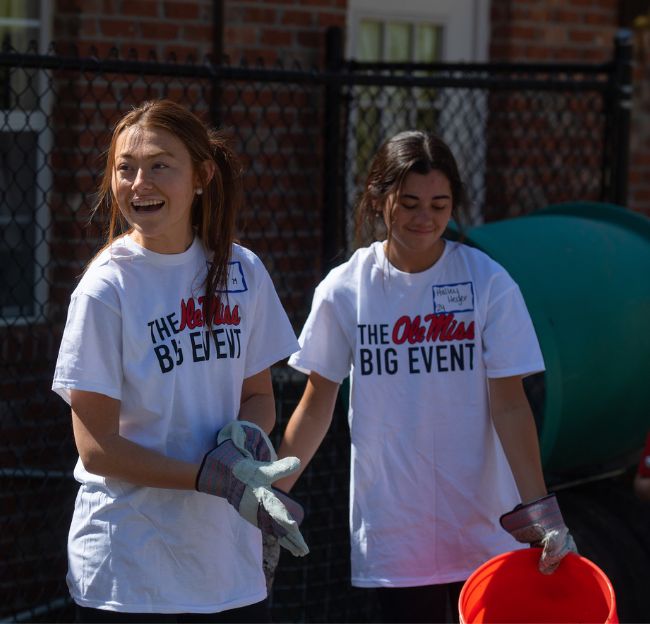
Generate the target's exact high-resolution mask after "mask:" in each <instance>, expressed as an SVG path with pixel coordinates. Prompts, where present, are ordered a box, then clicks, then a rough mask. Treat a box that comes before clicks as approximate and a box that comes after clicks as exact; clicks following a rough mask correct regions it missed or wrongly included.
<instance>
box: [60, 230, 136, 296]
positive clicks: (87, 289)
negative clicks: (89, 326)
mask: <svg viewBox="0 0 650 624" xmlns="http://www.w3.org/2000/svg"><path fill="white" fill-rule="evenodd" d="M136 259H137V254H135V253H134V251H133V250H132V249H131V248H130V247H129V246H128V245H126V244H125V240H124V238H123V237H122V238H118V239H116V240H115V241H113V243H112V244H111V245H110V246H109V247H106V248H105V249H104V250H102V251H101V252H100V253H99V254H98V255H97V256H96V257H95V258H93V259H92V260H91V262H90V264H89V265H88V266H87V268H86V270H85V271H84V273H83V275H82V277H81V279H80V280H79V283H78V284H77V287H76V288H75V290H74V292H73V294H72V296H73V297H76V296H79V295H87V296H90V297H93V298H95V299H100V300H102V301H106V302H107V303H114V302H116V301H117V299H118V296H117V292H118V291H119V290H120V289H121V285H122V282H123V272H124V271H125V270H126V269H127V267H128V268H130V267H133V266H134V265H135V264H136V262H135V261H136Z"/></svg>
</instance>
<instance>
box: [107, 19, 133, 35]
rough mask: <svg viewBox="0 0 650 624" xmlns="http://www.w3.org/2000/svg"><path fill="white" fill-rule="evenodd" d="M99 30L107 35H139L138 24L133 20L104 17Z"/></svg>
mask: <svg viewBox="0 0 650 624" xmlns="http://www.w3.org/2000/svg"><path fill="white" fill-rule="evenodd" d="M99 31H100V32H101V34H102V35H105V36H106V37H134V36H137V35H139V29H138V24H137V22H134V21H133V20H122V19H106V18H102V19H101V20H100V22H99Z"/></svg>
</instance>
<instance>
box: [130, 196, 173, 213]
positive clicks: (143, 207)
mask: <svg viewBox="0 0 650 624" xmlns="http://www.w3.org/2000/svg"><path fill="white" fill-rule="evenodd" d="M164 205H165V202H164V201H161V200H155V199H147V200H142V199H139V200H135V201H132V202H131V208H133V210H134V211H135V212H156V210H160V209H161V208H162V207H163V206H164Z"/></svg>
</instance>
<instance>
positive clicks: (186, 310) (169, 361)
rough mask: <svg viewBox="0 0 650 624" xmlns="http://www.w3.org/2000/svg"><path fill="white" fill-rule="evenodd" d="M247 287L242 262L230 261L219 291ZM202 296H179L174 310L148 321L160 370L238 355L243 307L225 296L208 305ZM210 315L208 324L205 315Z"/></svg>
mask: <svg viewBox="0 0 650 624" xmlns="http://www.w3.org/2000/svg"><path fill="white" fill-rule="evenodd" d="M247 290H248V286H247V284H246V279H245V277H244V273H243V270H242V266H241V263H240V262H238V261H235V262H231V263H230V266H229V270H228V280H227V287H226V289H224V290H222V291H218V292H219V293H220V294H221V293H242V292H245V291H247ZM206 307H207V306H206V305H204V297H203V296H197V297H188V298H187V299H181V300H180V301H179V302H178V306H177V308H176V309H175V310H170V311H169V313H168V314H165V315H163V316H159V317H158V318H155V319H153V320H151V321H149V322H148V323H147V328H148V331H149V336H150V338H151V344H152V348H153V351H154V353H155V355H156V358H157V360H158V364H159V365H160V370H161V372H162V373H169V372H170V371H172V370H174V368H176V367H178V366H183V365H184V364H187V363H188V362H205V361H208V360H210V359H213V358H214V359H226V358H228V359H233V358H239V357H241V345H242V336H241V321H242V317H241V315H242V310H241V308H240V306H239V305H237V304H233V303H231V302H228V301H227V298H226V302H224V297H215V299H214V300H213V302H212V305H211V309H210V310H207V309H206ZM209 318H211V319H212V324H211V326H208V319H209Z"/></svg>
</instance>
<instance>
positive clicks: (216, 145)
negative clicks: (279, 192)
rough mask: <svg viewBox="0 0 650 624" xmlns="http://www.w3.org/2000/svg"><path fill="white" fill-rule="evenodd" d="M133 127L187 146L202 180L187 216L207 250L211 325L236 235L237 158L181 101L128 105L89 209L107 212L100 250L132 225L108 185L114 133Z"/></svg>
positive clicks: (206, 304) (239, 188) (218, 134)
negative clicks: (210, 170) (208, 173)
mask: <svg viewBox="0 0 650 624" xmlns="http://www.w3.org/2000/svg"><path fill="white" fill-rule="evenodd" d="M132 126H141V127H143V128H157V129H162V130H165V131H167V132H169V133H171V134H173V135H174V136H175V137H177V138H178V139H179V140H180V141H182V142H183V144H184V145H185V147H186V148H187V151H188V152H189V154H190V158H191V160H192V167H193V169H194V172H195V174H196V175H197V177H198V179H199V180H200V181H201V188H202V190H203V193H202V194H201V195H196V196H195V199H194V204H193V205H192V213H191V221H192V226H193V227H194V228H195V230H196V232H197V235H198V236H199V238H200V239H201V242H202V243H203V245H204V246H205V248H206V249H207V250H208V251H209V252H211V253H212V258H211V263H210V266H209V269H208V275H207V277H206V281H205V298H204V303H203V306H204V310H205V311H206V312H207V313H206V315H205V316H206V321H207V323H208V324H211V322H212V318H213V314H212V310H213V306H214V304H215V303H216V298H217V295H216V293H217V291H219V290H225V285H226V280H227V277H228V262H229V260H230V254H231V248H232V243H233V241H234V239H235V221H236V217H237V214H238V212H239V210H240V208H241V205H242V200H243V188H242V166H241V163H240V161H239V158H238V157H237V156H236V154H235V153H234V151H233V150H232V149H231V147H230V145H229V143H228V140H227V138H226V137H225V135H224V134H223V133H221V132H218V131H216V130H214V129H212V128H210V127H208V126H207V125H206V124H204V123H203V122H202V121H201V120H200V119H199V118H198V117H197V116H196V115H195V114H194V113H192V112H191V111H190V110H188V109H187V108H185V107H184V106H181V105H179V104H176V103H175V102H172V101H171V100H151V101H147V102H144V103H143V104H141V105H140V106H138V107H136V108H133V109H132V110H131V111H129V112H128V113H127V114H126V115H124V117H122V118H121V119H120V120H119V121H118V123H117V125H116V126H115V128H114V129H113V134H112V137H111V143H110V146H109V148H108V151H107V156H106V169H105V171H104V175H103V177H102V180H101V182H100V184H99V190H98V193H97V200H96V202H95V205H94V208H93V214H94V213H95V212H97V211H98V210H101V211H107V212H108V215H109V218H108V222H107V228H106V230H107V231H106V244H105V245H104V247H103V248H102V250H103V249H106V248H107V247H109V246H110V245H111V244H112V243H113V241H114V240H115V238H117V237H118V236H120V235H123V234H126V233H128V232H130V231H131V229H132V228H130V226H129V225H128V223H127V222H126V219H124V216H123V215H122V213H121V212H120V210H119V208H118V205H117V201H116V200H115V197H114V195H113V192H112V189H111V178H112V174H113V170H114V167H115V146H116V143H117V138H118V137H119V136H120V134H121V133H122V132H123V131H124V130H125V129H127V128H130V127H132ZM207 160H212V161H214V163H215V165H216V167H215V171H214V175H213V176H212V178H211V179H210V180H209V181H208V180H206V178H205V173H204V168H203V167H202V166H201V165H202V164H203V163H205V161H207ZM100 253H101V251H100Z"/></svg>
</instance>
